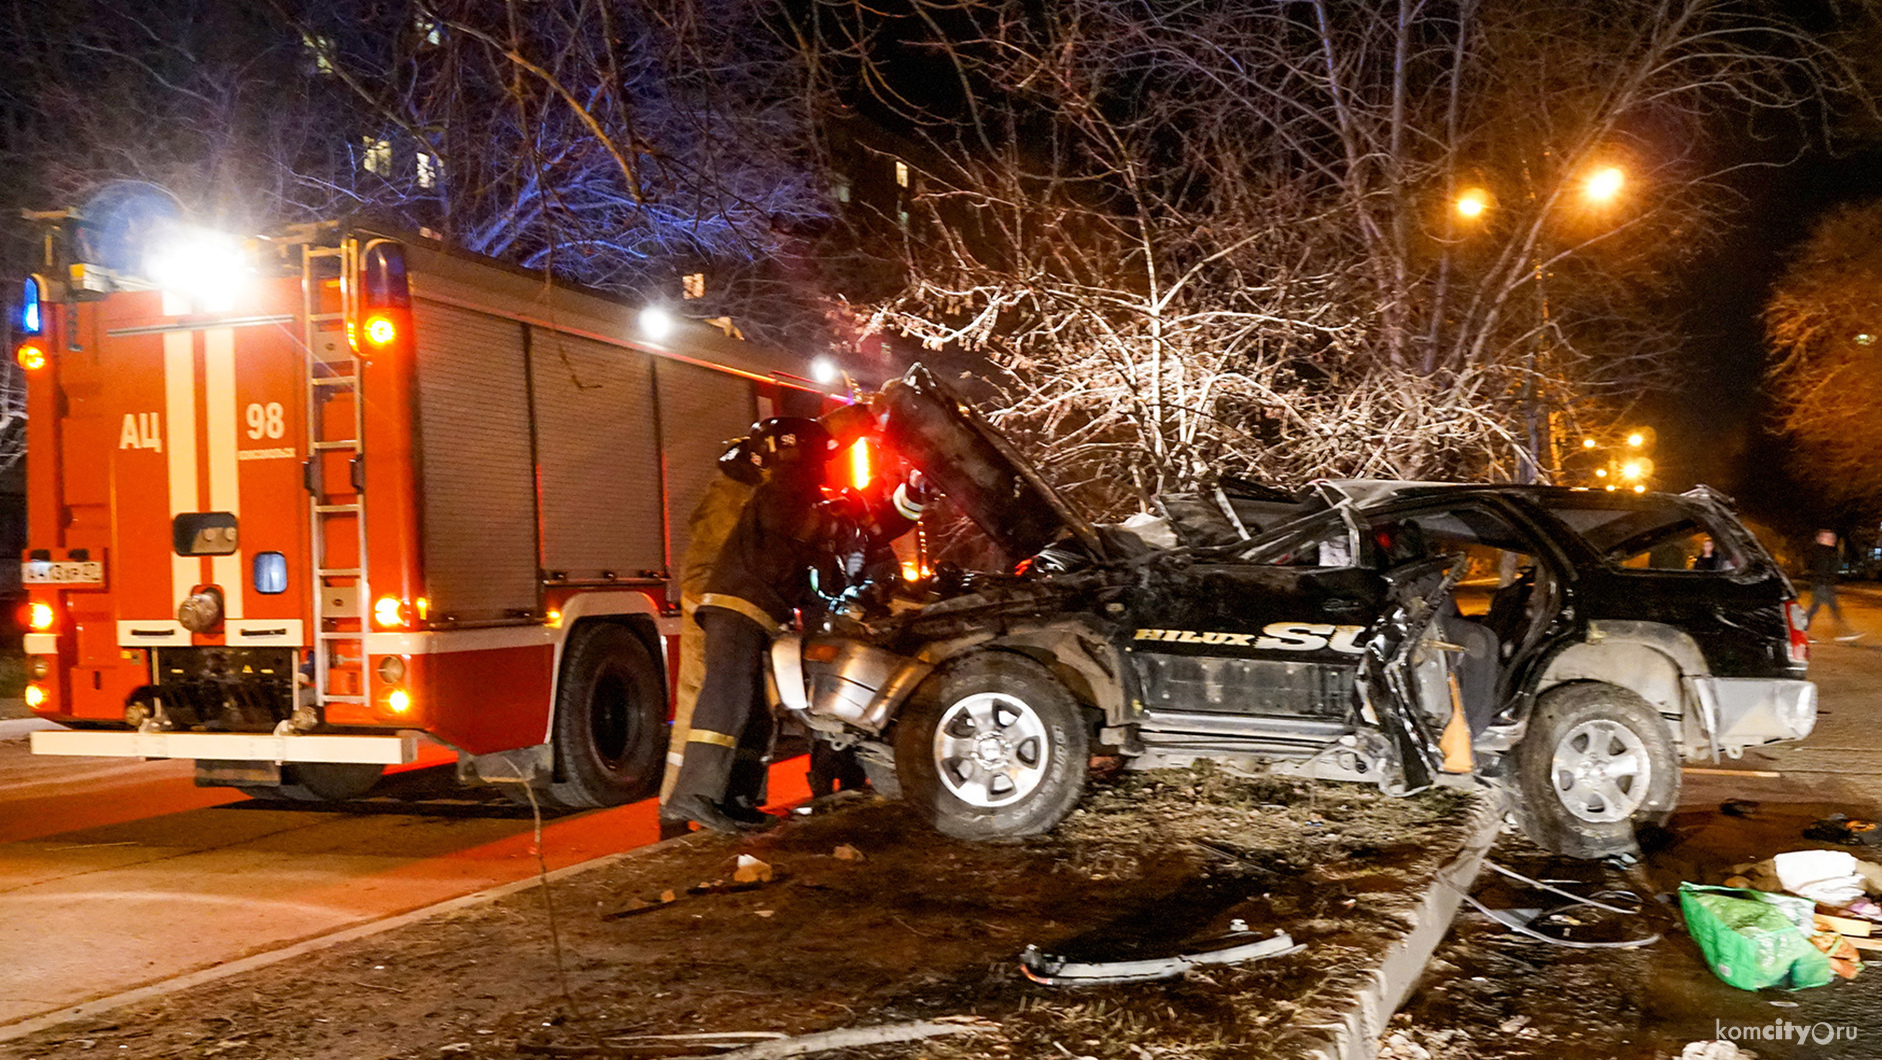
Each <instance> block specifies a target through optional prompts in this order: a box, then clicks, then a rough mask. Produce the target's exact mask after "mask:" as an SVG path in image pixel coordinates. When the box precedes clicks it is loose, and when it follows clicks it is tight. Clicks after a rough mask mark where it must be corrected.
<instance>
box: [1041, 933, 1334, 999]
mask: <svg viewBox="0 0 1882 1060" xmlns="http://www.w3.org/2000/svg"><path fill="white" fill-rule="evenodd" d="M1305 948H1306V947H1304V946H1296V945H1294V939H1293V937H1292V936H1290V935H1288V933H1287V932H1285V931H1280V932H1276V933H1275V934H1274V935H1273V936H1272V937H1270V938H1265V939H1257V940H1255V941H1253V942H1244V943H1241V944H1239V945H1235V946H1229V947H1226V948H1224V949H1219V950H1204V951H1202V952H1200V953H1183V954H1178V955H1176V956H1174V957H1152V958H1148V959H1145V960H1135V961H1068V960H1066V959H1065V958H1063V957H1053V956H1050V955H1047V954H1044V953H1040V952H1039V947H1037V946H1028V947H1026V951H1025V952H1024V953H1022V954H1020V958H1019V966H1020V970H1021V971H1023V972H1025V973H1026V978H1028V979H1031V980H1032V981H1033V982H1035V983H1038V984H1040V985H1041V986H1078V985H1083V984H1097V983H1144V982H1149V981H1151V980H1153V979H1172V978H1175V977H1176V976H1179V975H1182V974H1183V973H1184V972H1187V971H1190V970H1191V969H1194V968H1200V967H1202V966H1204V965H1211V964H1240V963H1242V962H1243V961H1254V960H1260V959H1261V958H1263V957H1280V956H1283V955H1285V954H1289V953H1298V952H1300V951H1301V950H1302V949H1305Z"/></svg>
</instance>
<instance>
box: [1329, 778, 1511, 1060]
mask: <svg viewBox="0 0 1882 1060" xmlns="http://www.w3.org/2000/svg"><path fill="white" fill-rule="evenodd" d="M1466 827H1467V831H1466V832H1465V836H1464V846H1463V849H1461V850H1459V851H1458V852H1457V856H1456V857H1454V858H1452V859H1451V860H1450V861H1449V862H1447V863H1445V865H1444V866H1443V867H1442V868H1440V869H1438V872H1437V875H1436V877H1435V878H1433V879H1432V881H1431V885H1430V886H1429V887H1426V888H1425V893H1424V895H1423V896H1422V897H1421V898H1419V900H1418V905H1417V908H1416V909H1414V910H1413V911H1412V919H1413V927H1412V929H1411V931H1410V932H1409V933H1407V934H1406V935H1405V936H1404V937H1402V938H1400V939H1399V940H1398V941H1397V942H1394V943H1393V944H1392V947H1391V949H1388V950H1387V951H1386V953H1385V957H1384V958H1383V959H1381V960H1380V962H1379V965H1378V967H1376V968H1374V969H1373V970H1372V975H1371V978H1370V979H1369V980H1368V981H1367V982H1366V984H1365V985H1364V986H1361V987H1360V988H1359V989H1358V990H1357V991H1356V992H1355V993H1354V995H1353V999H1352V1002H1351V1004H1350V1005H1349V1007H1348V1008H1347V1010H1346V1015H1345V1016H1344V1017H1342V1018H1341V1019H1340V1021H1339V1022H1338V1023H1335V1024H1330V1025H1327V1026H1326V1027H1325V1028H1324V1029H1325V1030H1326V1032H1327V1034H1328V1038H1329V1039H1330V1040H1328V1041H1325V1042H1321V1043H1316V1044H1315V1045H1314V1046H1312V1047H1311V1048H1309V1050H1308V1051H1307V1055H1308V1056H1311V1057H1316V1058H1320V1060H1376V1058H1377V1057H1378V1055H1379V1038H1380V1037H1381V1036H1382V1035H1384V1034H1385V1030H1386V1024H1387V1022H1388V1021H1390V1020H1391V1018H1392V1014H1393V1013H1394V1012H1397V1011H1398V1007H1399V1006H1400V1005H1402V1004H1404V1002H1405V998H1406V997H1407V996H1408V995H1409V994H1410V993H1411V991H1412V988H1413V987H1414V986H1417V985H1418V977H1419V976H1420V975H1422V974H1423V973H1424V970H1425V965H1427V964H1429V963H1430V962H1431V955H1432V953H1434V952H1436V950H1437V948H1438V944H1439V943H1440V942H1443V941H1444V936H1445V935H1448V934H1450V931H1451V921H1453V920H1455V919H1456V918H1457V907H1458V906H1460V905H1462V904H1463V901H1464V895H1466V894H1468V893H1470V888H1471V885H1472V884H1474V883H1475V882H1476V880H1477V873H1479V872H1480V871H1482V870H1483V859H1484V858H1485V856H1487V855H1488V854H1489V852H1490V847H1491V845H1492V844H1494V843H1495V842H1496V840H1497V837H1498V836H1500V835H1502V834H1503V810H1502V800H1500V799H1498V798H1496V797H1495V795H1494V794H1493V793H1485V794H1481V795H1479V796H1478V802H1477V807H1476V808H1475V809H1474V810H1472V811H1471V815H1470V821H1469V823H1468V825H1467V826H1466Z"/></svg>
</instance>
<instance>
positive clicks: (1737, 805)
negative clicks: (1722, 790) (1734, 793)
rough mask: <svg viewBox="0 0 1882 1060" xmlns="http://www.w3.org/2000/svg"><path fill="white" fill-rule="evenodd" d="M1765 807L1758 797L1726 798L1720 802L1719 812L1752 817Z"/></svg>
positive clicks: (1732, 815) (1731, 815) (1730, 815)
mask: <svg viewBox="0 0 1882 1060" xmlns="http://www.w3.org/2000/svg"><path fill="white" fill-rule="evenodd" d="M1763 807H1764V804H1763V803H1761V802H1759V801H1758V800H1756V799H1726V800H1725V801H1724V802H1722V803H1720V804H1719V812H1720V813H1722V814H1724V815H1725V816H1727V817H1752V816H1755V815H1756V814H1757V812H1758V811H1759V810H1760V809H1762V808H1763Z"/></svg>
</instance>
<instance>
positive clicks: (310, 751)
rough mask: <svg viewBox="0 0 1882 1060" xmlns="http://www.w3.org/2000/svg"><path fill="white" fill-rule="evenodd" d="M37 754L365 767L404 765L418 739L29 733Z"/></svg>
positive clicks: (66, 731) (411, 758) (396, 736)
mask: <svg viewBox="0 0 1882 1060" xmlns="http://www.w3.org/2000/svg"><path fill="white" fill-rule="evenodd" d="M32 738H33V753H34V754H36V755H83V756H86V757H98V758H195V759H220V760H223V761H234V762H363V763H378V764H380V765H389V766H396V765H405V764H407V763H409V762H414V761H416V760H417V759H418V735H417V734H416V733H412V732H401V733H395V734H389V735H386V736H326V735H320V736H299V735H295V736H276V735H274V734H272V733H259V732H90V731H79V730H75V729H63V730H56V731H51V732H36V733H33V734H32Z"/></svg>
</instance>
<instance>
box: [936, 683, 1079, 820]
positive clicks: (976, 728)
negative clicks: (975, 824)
mask: <svg viewBox="0 0 1882 1060" xmlns="http://www.w3.org/2000/svg"><path fill="white" fill-rule="evenodd" d="M1049 755H1050V747H1049V746H1048V744H1047V736H1046V726H1045V722H1044V721H1043V720H1042V719H1041V718H1040V717H1039V712H1038V711H1036V710H1034V709H1033V708H1032V707H1031V706H1030V705H1029V704H1027V703H1026V701H1025V700H1022V699H1019V698H1017V697H1015V696H1011V695H1008V694H1006V693H1004V692H979V693H976V694H974V695H970V696H966V697H964V698H962V699H961V700H959V701H957V702H955V703H954V704H952V705H951V706H949V707H948V709H947V710H946V711H945V712H944V713H943V714H942V715H941V723H940V724H939V725H937V726H935V732H934V761H935V768H936V770H937V771H938V772H939V773H940V778H941V783H942V784H943V785H945V786H946V787H947V789H948V791H949V792H950V793H951V794H953V796H954V797H955V798H957V799H959V800H961V801H962V802H964V803H966V804H968V805H969V806H975V807H980V808H983V809H994V808H997V807H1001V806H1008V805H1011V804H1013V803H1015V802H1018V801H1019V800H1021V799H1023V798H1025V797H1026V796H1028V795H1030V794H1032V792H1033V791H1034V789H1036V788H1038V787H1039V782H1040V781H1041V780H1042V779H1044V777H1045V775H1046V766H1047V759H1048V757H1049Z"/></svg>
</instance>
